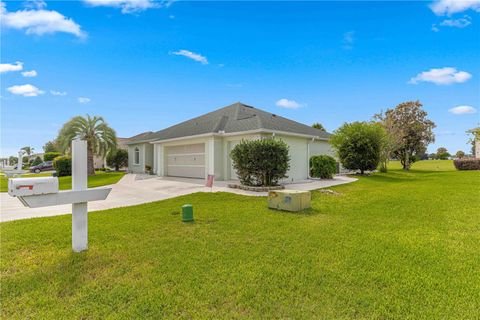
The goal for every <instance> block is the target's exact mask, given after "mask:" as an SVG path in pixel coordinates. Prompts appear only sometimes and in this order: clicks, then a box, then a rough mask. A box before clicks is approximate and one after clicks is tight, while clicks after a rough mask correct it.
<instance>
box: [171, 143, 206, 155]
mask: <svg viewBox="0 0 480 320" xmlns="http://www.w3.org/2000/svg"><path fill="white" fill-rule="evenodd" d="M167 150H168V153H169V154H189V153H205V144H204V143H197V144H187V145H183V146H172V147H167Z"/></svg>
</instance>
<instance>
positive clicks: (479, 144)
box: [475, 139, 480, 159]
mask: <svg viewBox="0 0 480 320" xmlns="http://www.w3.org/2000/svg"><path fill="white" fill-rule="evenodd" d="M475 158H477V159H480V139H477V140H475Z"/></svg>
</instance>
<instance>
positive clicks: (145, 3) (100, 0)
mask: <svg viewBox="0 0 480 320" xmlns="http://www.w3.org/2000/svg"><path fill="white" fill-rule="evenodd" d="M83 1H84V2H85V3H86V4H88V5H91V6H93V7H99V6H102V7H113V8H120V9H121V10H122V13H135V12H140V11H144V10H147V9H151V8H161V7H168V6H170V5H171V4H172V2H173V1H155V0H83Z"/></svg>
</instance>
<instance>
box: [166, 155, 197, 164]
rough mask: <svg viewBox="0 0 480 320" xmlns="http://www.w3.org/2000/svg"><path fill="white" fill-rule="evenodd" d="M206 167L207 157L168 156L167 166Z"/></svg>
mask: <svg viewBox="0 0 480 320" xmlns="http://www.w3.org/2000/svg"><path fill="white" fill-rule="evenodd" d="M192 164H193V165H202V166H203V165H205V155H204V154H201V155H176V156H171V155H169V156H168V159H167V165H192Z"/></svg>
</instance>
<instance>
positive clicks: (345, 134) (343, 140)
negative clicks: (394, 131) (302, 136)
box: [330, 122, 386, 174]
mask: <svg viewBox="0 0 480 320" xmlns="http://www.w3.org/2000/svg"><path fill="white" fill-rule="evenodd" d="M385 135H386V132H385V129H384V128H383V127H382V126H381V125H380V124H378V123H375V122H352V123H345V124H344V125H342V126H341V127H340V128H338V129H337V130H335V131H334V132H333V135H332V136H331V137H330V143H331V144H332V146H333V147H334V148H335V150H336V151H337V155H338V158H339V159H340V162H341V163H342V165H343V166H344V167H345V168H347V169H349V170H360V173H361V174H364V173H365V171H366V170H375V169H376V168H377V166H378V164H379V162H380V156H381V155H380V154H381V151H382V147H383V143H384V139H385Z"/></svg>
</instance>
